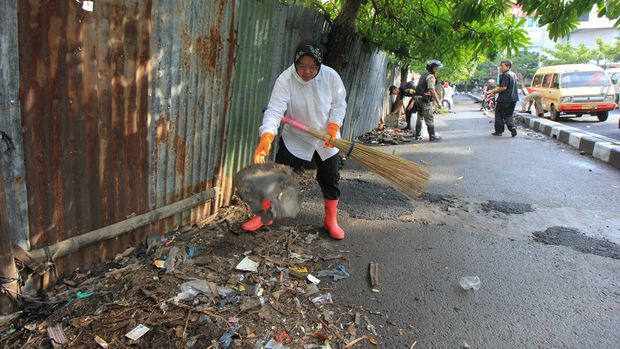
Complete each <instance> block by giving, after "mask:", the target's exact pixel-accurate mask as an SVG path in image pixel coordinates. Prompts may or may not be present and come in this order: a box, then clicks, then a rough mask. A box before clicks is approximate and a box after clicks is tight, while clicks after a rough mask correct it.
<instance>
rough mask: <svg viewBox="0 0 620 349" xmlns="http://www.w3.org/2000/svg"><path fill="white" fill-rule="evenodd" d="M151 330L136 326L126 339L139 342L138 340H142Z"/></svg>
mask: <svg viewBox="0 0 620 349" xmlns="http://www.w3.org/2000/svg"><path fill="white" fill-rule="evenodd" d="M149 330H150V328H148V327H146V326H144V325H142V324H140V325H138V326H136V327H135V328H134V329H133V330H131V331H129V332H128V333H127V334H126V335H125V337H127V338H129V339H131V340H134V341H137V340H138V339H140V337H142V336H144V334H145V333H147V332H148V331H149Z"/></svg>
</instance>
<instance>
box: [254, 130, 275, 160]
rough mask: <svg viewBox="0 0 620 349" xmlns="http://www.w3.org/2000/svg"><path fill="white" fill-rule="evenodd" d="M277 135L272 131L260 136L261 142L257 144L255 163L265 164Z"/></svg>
mask: <svg viewBox="0 0 620 349" xmlns="http://www.w3.org/2000/svg"><path fill="white" fill-rule="evenodd" d="M274 138H275V135H274V134H273V133H270V132H265V133H263V135H262V136H261V138H260V142H258V145H257V146H256V150H254V163H255V164H264V163H265V162H267V157H268V156H269V150H271V143H272V142H273V139H274Z"/></svg>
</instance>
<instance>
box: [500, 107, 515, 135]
mask: <svg viewBox="0 0 620 349" xmlns="http://www.w3.org/2000/svg"><path fill="white" fill-rule="evenodd" d="M515 105H517V102H497V103H496V104H495V132H498V133H502V132H504V124H505V125H506V126H508V129H511V128H513V127H515V124H514V121H513V120H512V113H513V112H514V111H515Z"/></svg>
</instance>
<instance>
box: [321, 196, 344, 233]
mask: <svg viewBox="0 0 620 349" xmlns="http://www.w3.org/2000/svg"><path fill="white" fill-rule="evenodd" d="M323 228H325V229H327V230H328V231H329V236H330V237H331V238H332V239H336V240H342V239H344V230H342V228H340V226H339V225H338V200H328V199H325V222H324V223H323Z"/></svg>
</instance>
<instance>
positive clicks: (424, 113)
mask: <svg viewBox="0 0 620 349" xmlns="http://www.w3.org/2000/svg"><path fill="white" fill-rule="evenodd" d="M442 66H443V65H442V64H441V62H440V61H438V60H435V59H434V60H431V61H429V62H428V63H426V73H424V74H422V76H420V80H419V81H418V86H417V88H416V96H415V104H416V106H417V110H418V118H417V120H416V123H415V135H416V138H417V139H421V138H422V135H421V133H422V120H424V123H425V124H426V129H427V131H428V136H429V139H428V140H429V141H430V142H436V141H438V140H440V139H441V137H439V135H437V134H435V122H434V120H433V102H435V103H437V105H441V101H440V100H439V96H438V95H437V91H435V85H436V83H437V77H436V76H435V74H437V70H439V68H441V67H442Z"/></svg>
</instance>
